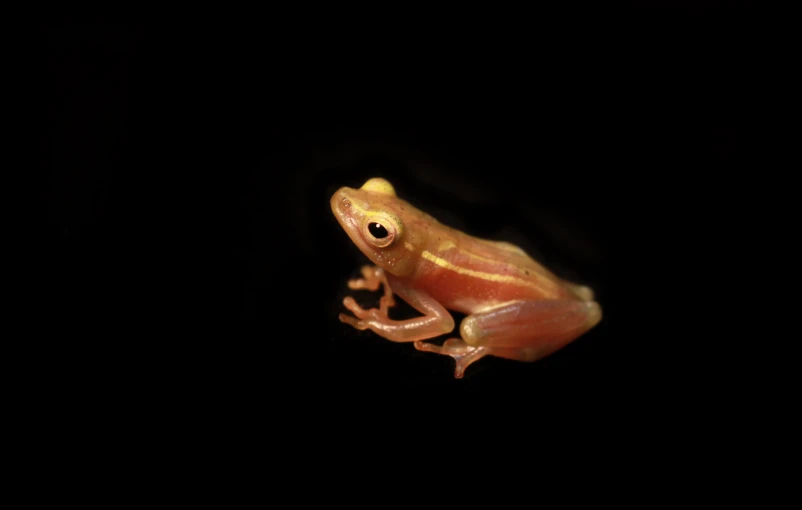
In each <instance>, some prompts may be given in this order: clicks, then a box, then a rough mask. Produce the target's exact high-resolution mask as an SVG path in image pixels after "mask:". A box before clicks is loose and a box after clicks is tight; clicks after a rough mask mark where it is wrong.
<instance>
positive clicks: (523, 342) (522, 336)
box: [460, 300, 601, 361]
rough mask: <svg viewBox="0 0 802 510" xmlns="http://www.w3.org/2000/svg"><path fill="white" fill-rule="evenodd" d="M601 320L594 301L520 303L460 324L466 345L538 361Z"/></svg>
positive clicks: (482, 313)
mask: <svg viewBox="0 0 802 510" xmlns="http://www.w3.org/2000/svg"><path fill="white" fill-rule="evenodd" d="M599 320H601V308H600V307H599V305H598V303H596V302H594V301H590V302H586V301H575V300H565V301H516V302H514V303H510V304H508V305H504V306H501V307H499V308H494V309H492V310H488V311H486V312H481V313H477V314H474V315H469V316H468V317H466V318H465V319H463V321H462V324H460V335H461V336H462V338H463V340H465V342H466V343H468V344H469V345H472V346H476V347H488V348H489V349H490V350H491V353H492V354H493V355H494V356H499V357H503V358H510V359H516V360H521V361H535V360H536V359H539V358H542V357H543V356H546V355H547V354H550V353H552V352H554V351H556V350H557V349H559V348H561V347H563V346H564V345H566V344H567V343H569V342H571V341H572V340H574V339H575V338H577V337H579V336H580V335H582V334H583V333H585V332H586V331H587V330H589V329H590V328H592V327H593V326H595V325H596V324H597V323H598V322H599Z"/></svg>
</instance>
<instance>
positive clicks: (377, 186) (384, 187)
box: [360, 177, 396, 197]
mask: <svg viewBox="0 0 802 510" xmlns="http://www.w3.org/2000/svg"><path fill="white" fill-rule="evenodd" d="M360 189H363V190H365V191H372V192H374V193H381V194H383V195H390V196H393V197H394V196H396V194H395V188H393V185H392V184H390V183H389V182H388V181H387V180H386V179H382V178H381V177H374V178H373V179H368V181H367V182H366V183H365V184H363V185H362V187H361V188H360Z"/></svg>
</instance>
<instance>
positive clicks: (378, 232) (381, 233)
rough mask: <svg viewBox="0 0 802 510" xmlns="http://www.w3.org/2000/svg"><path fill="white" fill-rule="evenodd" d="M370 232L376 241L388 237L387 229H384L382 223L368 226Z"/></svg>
mask: <svg viewBox="0 0 802 510" xmlns="http://www.w3.org/2000/svg"><path fill="white" fill-rule="evenodd" d="M368 230H370V235H372V236H373V237H375V238H376V239H384V238H385V237H387V229H386V228H384V227H383V226H382V225H381V224H380V223H371V224H370V225H368Z"/></svg>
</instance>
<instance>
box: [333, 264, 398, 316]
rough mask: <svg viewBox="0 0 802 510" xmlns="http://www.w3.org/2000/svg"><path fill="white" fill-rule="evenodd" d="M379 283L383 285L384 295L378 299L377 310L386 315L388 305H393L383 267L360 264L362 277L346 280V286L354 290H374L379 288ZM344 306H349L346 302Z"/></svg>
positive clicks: (391, 291)
mask: <svg viewBox="0 0 802 510" xmlns="http://www.w3.org/2000/svg"><path fill="white" fill-rule="evenodd" d="M379 285H383V286H384V295H383V296H382V298H381V299H380V300H379V311H380V313H381V314H382V315H383V316H384V317H387V311H388V309H389V308H390V307H392V306H395V300H394V299H393V290H392V289H391V288H390V284H389V283H388V282H387V278H386V277H385V276H384V269H382V268H380V267H378V266H362V278H360V279H357V280H348V288H349V289H354V290H361V289H364V290H370V291H375V290H378V289H379ZM345 306H346V307H348V309H349V310H350V309H351V308H350V307H349V306H348V305H347V304H346V305H345Z"/></svg>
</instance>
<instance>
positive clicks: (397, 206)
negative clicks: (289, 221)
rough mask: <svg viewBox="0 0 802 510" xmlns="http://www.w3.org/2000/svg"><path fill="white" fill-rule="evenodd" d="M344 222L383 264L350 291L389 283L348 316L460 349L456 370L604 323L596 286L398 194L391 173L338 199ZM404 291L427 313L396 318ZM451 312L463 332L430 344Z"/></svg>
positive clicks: (386, 333)
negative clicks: (373, 302)
mask: <svg viewBox="0 0 802 510" xmlns="http://www.w3.org/2000/svg"><path fill="white" fill-rule="evenodd" d="M331 209H332V212H333V213H334V215H335V217H336V218H337V220H338V221H339V222H340V225H341V226H342V227H343V229H344V230H345V232H346V233H347V234H348V236H349V237H350V238H351V240H352V241H353V242H354V243H355V244H356V245H357V247H359V249H360V250H361V251H362V253H364V254H365V255H366V256H367V257H368V258H369V259H370V260H371V261H372V262H373V263H374V264H376V266H365V267H363V268H362V275H363V278H361V279H357V280H351V281H349V282H348V286H349V287H350V288H352V289H368V290H378V288H379V286H380V285H381V286H383V287H384V295H383V297H382V298H381V300H380V302H379V308H374V309H371V310H364V309H362V308H361V307H360V306H359V305H357V304H356V302H355V301H354V299H353V298H351V297H346V298H345V299H344V301H343V304H344V305H345V307H346V308H348V310H350V311H351V312H352V313H353V314H354V316H350V315H346V314H340V320H341V321H342V322H345V323H346V324H350V325H351V326H353V327H355V328H357V329H370V330H372V331H374V332H375V333H376V334H378V335H380V336H382V337H384V338H386V339H388V340H392V341H394V342H414V345H415V347H416V348H417V349H419V350H422V351H428V352H434V353H438V354H444V355H448V356H451V357H453V358H454V359H455V360H456V362H457V366H456V369H455V372H454V376H455V377H456V378H461V377H462V376H463V374H464V372H465V369H466V368H467V367H468V365H470V364H471V363H473V362H475V361H477V360H479V359H481V358H482V357H484V356H488V355H492V356H498V357H502V358H507V359H513V360H519V361H530V362H531V361H536V360H538V359H541V358H543V357H545V356H547V355H549V354H551V353H553V352H555V351H557V350H558V349H560V348H562V347H563V346H565V345H566V344H568V343H570V342H571V341H573V340H574V339H576V338H578V337H579V336H581V335H582V334H583V333H585V332H586V331H587V330H589V329H590V328H592V327H593V326H595V325H596V324H598V322H599V321H600V320H601V315H602V314H601V307H600V306H599V305H598V303H596V302H595V301H594V300H593V291H592V290H591V289H589V288H588V287H585V286H582V285H577V284H574V283H570V282H567V281H565V280H562V279H560V278H558V277H557V276H555V275H554V274H553V273H551V272H550V271H549V270H548V269H546V268H545V267H543V266H542V265H541V264H539V263H538V262H537V261H535V260H534V259H532V258H531V257H529V256H528V255H527V254H526V253H525V252H524V251H523V250H521V249H520V248H518V247H517V246H514V245H512V244H509V243H504V242H496V241H488V240H484V239H478V238H476V237H472V236H469V235H467V234H465V233H463V232H460V231H458V230H455V229H453V228H450V227H447V226H445V225H443V224H441V223H439V222H438V221H437V220H435V219H434V218H432V217H431V216H429V215H428V214H426V213H424V212H422V211H420V210H418V209H416V208H415V207H414V206H412V205H410V204H409V203H408V202H406V201H404V200H402V199H400V198H398V197H397V196H396V194H395V190H394V189H393V187H392V185H391V184H390V183H389V182H387V181H386V180H384V179H381V178H373V179H370V180H368V181H367V182H366V183H365V184H364V185H363V186H362V187H361V188H360V189H352V188H346V187H343V188H340V189H339V190H337V192H336V193H334V195H333V196H332V197H331ZM394 294H396V295H398V296H399V297H401V298H402V299H404V301H406V302H408V303H409V304H410V305H411V306H412V307H414V308H415V309H416V310H418V311H419V312H420V313H422V314H423V316H421V317H417V318H414V319H408V320H403V321H395V320H392V319H390V318H389V317H388V310H389V308H390V307H391V306H393V305H394V304H395V300H394V298H393V295H394ZM448 310H455V311H458V312H462V313H465V314H468V316H467V317H466V318H465V319H464V320H463V321H462V323H461V325H460V337H461V338H450V339H448V340H446V341H445V343H444V344H443V345H442V346H438V345H434V344H431V343H427V342H424V341H423V340H427V339H430V338H434V337H437V336H440V335H443V334H446V333H449V332H451V331H452V330H453V329H454V319H453V318H452V317H451V314H449V313H448Z"/></svg>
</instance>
